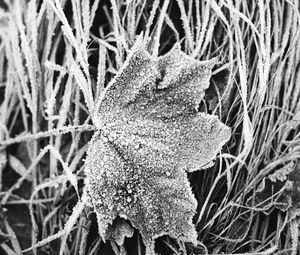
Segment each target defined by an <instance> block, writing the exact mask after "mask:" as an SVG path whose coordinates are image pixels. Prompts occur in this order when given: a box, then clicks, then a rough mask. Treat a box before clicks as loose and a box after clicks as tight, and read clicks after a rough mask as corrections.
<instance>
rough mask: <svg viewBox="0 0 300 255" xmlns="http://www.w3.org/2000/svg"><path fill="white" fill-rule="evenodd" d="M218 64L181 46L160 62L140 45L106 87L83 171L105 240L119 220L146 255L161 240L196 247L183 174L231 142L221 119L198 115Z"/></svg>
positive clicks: (192, 203) (208, 160)
mask: <svg viewBox="0 0 300 255" xmlns="http://www.w3.org/2000/svg"><path fill="white" fill-rule="evenodd" d="M214 63H215V61H214V60H211V61H208V62H200V61H197V60H194V59H192V58H191V57H189V56H187V55H186V54H185V53H184V52H182V51H181V50H180V49H179V46H178V45H175V46H174V48H173V49H172V50H171V51H170V52H169V53H168V54H166V55H164V56H161V57H158V58H155V57H152V56H150V55H149V54H148V52H147V51H145V50H144V48H143V47H142V46H141V43H140V42H137V43H136V44H135V46H134V47H133V49H132V51H131V53H130V54H129V56H128V57H127V60H126V62H125V63H124V65H123V67H122V68H121V70H120V71H119V72H118V74H117V75H116V77H115V78H114V79H113V80H112V81H111V82H110V84H109V85H108V87H107V89H106V91H105V93H104V94H103V97H102V98H101V100H100V103H99V104H98V107H97V112H96V113H95V115H94V117H93V121H94V123H95V125H96V126H97V127H98V128H99V130H100V131H99V132H98V133H97V134H95V135H94V137H93V139H92V141H91V142H90V146H89V150H88V155H87V158H86V168H85V171H86V175H87V178H86V183H85V189H86V192H87V195H88V198H89V204H90V205H91V206H92V207H93V209H94V211H95V212H96V214H97V220H98V226H99V234H100V235H101V237H102V238H103V240H105V239H107V238H108V234H107V230H108V228H109V226H110V225H111V224H112V222H113V220H114V219H115V218H116V217H117V216H119V217H121V218H124V219H127V220H129V221H130V223H131V224H132V226H133V227H135V228H137V229H138V230H139V231H140V233H141V235H142V238H143V242H144V244H145V246H146V254H154V241H155V239H156V238H157V237H160V236H162V235H169V236H170V237H172V238H175V239H178V240H181V241H187V242H192V243H194V244H196V243H197V233H196V230H195V226H194V224H193V222H192V218H193V215H194V214H195V211H196V206H197V201H196V199H195V197H194V196H193V194H192V190H191V187H190V184H189V181H188V178H187V174H186V171H188V172H192V171H196V170H199V169H201V168H204V167H205V166H208V165H209V164H210V163H211V162H212V161H213V160H214V159H215V157H216V154H217V152H218V151H220V149H221V147H222V145H224V143H225V142H226V141H227V140H228V139H229V137H230V129H229V128H228V127H226V126H225V125H224V124H222V123H221V122H220V121H219V120H218V119H217V117H216V116H212V115H206V114H204V113H199V112H198V111H197V110H196V109H197V106H198V103H199V102H200V101H201V99H202V98H203V96H204V91H205V89H207V87H208V86H209V79H210V75H211V69H212V67H213V65H214Z"/></svg>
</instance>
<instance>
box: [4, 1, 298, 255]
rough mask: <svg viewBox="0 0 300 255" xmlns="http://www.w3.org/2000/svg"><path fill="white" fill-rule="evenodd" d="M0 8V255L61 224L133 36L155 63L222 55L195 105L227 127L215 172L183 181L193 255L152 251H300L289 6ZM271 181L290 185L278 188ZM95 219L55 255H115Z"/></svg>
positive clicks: (52, 247)
mask: <svg viewBox="0 0 300 255" xmlns="http://www.w3.org/2000/svg"><path fill="white" fill-rule="evenodd" d="M0 6H1V7H0V104H1V106H0V107H1V110H0V145H1V151H0V177H1V179H0V199H1V207H0V228H1V231H0V253H1V254H3V253H4V254H21V250H22V249H25V248H28V247H30V246H31V245H35V244H36V243H37V242H38V241H40V240H43V239H45V238H47V237H50V236H52V235H54V234H55V233H59V231H62V230H63V229H64V227H65V223H66V222H67V221H68V219H69V216H70V214H71V212H72V210H73V208H74V206H75V204H76V203H77V201H78V200H79V199H80V196H81V193H82V187H83V179H84V158H85V152H86V150H87V144H88V141H89V140H90V138H91V135H92V133H93V132H92V131H93V130H94V127H93V125H92V122H91V116H92V114H93V109H94V106H95V105H96V104H97V99H98V98H99V97H100V95H101V94H102V93H103V89H104V88H105V86H106V85H107V84H108V82H109V81H110V80H111V78H112V77H113V76H114V75H115V74H116V73H117V71H118V70H119V69H120V67H121V66H122V63H123V62H124V60H125V59H126V56H127V54H128V51H129V50H130V48H131V46H132V45H133V43H134V41H135V39H136V38H137V36H138V35H139V34H140V33H141V32H144V43H145V46H147V48H148V50H149V52H151V53H152V54H154V55H160V54H163V53H165V52H167V51H168V50H169V49H170V48H171V47H172V45H173V44H174V43H175V42H177V41H179V42H180V43H181V46H182V49H183V50H184V51H185V52H186V53H188V54H190V55H192V56H193V57H195V58H197V59H201V60H208V59H211V58H213V57H218V59H219V63H218V65H217V66H216V67H215V69H214V75H213V78H212V80H211V87H210V88H209V90H208V93H207V96H206V101H205V102H203V103H202V104H201V109H202V110H203V111H207V112H209V113H214V114H217V115H219V117H220V118H221V119H222V121H223V122H224V123H226V124H227V125H228V126H230V127H231V128H232V137H231V140H230V141H229V142H228V143H227V145H226V147H225V148H223V151H222V153H220V154H219V156H218V160H217V161H216V164H215V165H214V166H212V167H211V168H209V169H206V170H203V171H198V172H196V173H193V174H190V176H189V177H190V181H191V184H192V187H193V190H194V194H195V196H196V198H197V200H198V204H199V208H198V210H197V215H196V216H195V218H194V221H195V223H197V231H198V240H199V246H198V248H197V247H192V246H190V245H186V246H185V245H184V244H182V243H179V244H177V243H176V242H175V240H171V239H169V238H167V237H164V238H161V240H159V241H158V244H157V251H158V252H160V253H161V254H173V253H175V254H179V250H181V252H183V254H193V253H192V252H194V253H196V250H197V249H198V250H200V251H202V252H208V253H210V254H221V253H222V254H232V253H234V254H293V255H296V254H297V252H299V216H298V215H299V208H300V207H299V205H300V198H299V194H298V195H297V192H298V193H299V190H297V187H298V188H299V187H300V184H299V182H300V177H299V171H300V164H299V163H297V162H298V161H299V157H300V137H299V121H300V115H299V113H300V37H299V25H300V19H299V17H300V16H299V10H300V9H299V8H300V6H299V2H298V0H282V1H279V0H272V1H268V0H256V1H254V0H249V1H242V0H236V1H232V0H220V1H218V0H207V1H199V0H198V1H197V0H189V1H183V0H177V1H157V0H155V1H139V0H131V1H129V0H127V1H125V0H111V1H97V0H95V1H90V0H80V1H76V0H44V1H39V0H30V1H18V0H15V1H9V0H5V1H4V2H3V3H2V2H1V1H0ZM286 167H288V168H289V169H290V170H286ZM274 173H276V174H277V175H276V178H275V181H270V178H269V175H270V174H274ZM280 173H281V174H282V175H284V176H286V177H287V178H286V179H284V181H281V182H280V177H278V176H279V175H280ZM263 184H265V186H263ZM261 190H263V192H260V191H261ZM262 194H263V195H262ZM75 208H76V209H78V208H77V207H75ZM95 224H96V222H95V217H94V215H93V214H89V211H88V210H85V212H84V213H82V214H81V215H80V217H79V219H78V220H77V223H76V225H75V226H74V227H73V230H72V232H71V234H70V235H69V237H68V240H67V245H66V247H65V249H64V252H65V254H113V251H114V252H115V253H117V254H124V249H122V248H121V249H120V248H119V247H118V246H117V245H116V244H115V243H113V242H112V243H108V244H103V242H102V241H101V239H100V237H99V236H98V234H97V228H96V227H95ZM67 227H68V226H67ZM45 243H46V244H45V245H43V246H41V247H39V248H34V249H32V250H31V251H29V252H26V254H32V253H33V254H58V251H59V239H56V240H53V241H51V242H50V240H49V239H46V242H45ZM141 243H142V242H141V240H140V239H139V236H138V234H137V233H136V234H135V236H134V237H133V238H132V239H131V240H129V241H128V242H127V244H126V249H127V251H128V254H142V252H143V245H142V244H141ZM57 247H58V248H57Z"/></svg>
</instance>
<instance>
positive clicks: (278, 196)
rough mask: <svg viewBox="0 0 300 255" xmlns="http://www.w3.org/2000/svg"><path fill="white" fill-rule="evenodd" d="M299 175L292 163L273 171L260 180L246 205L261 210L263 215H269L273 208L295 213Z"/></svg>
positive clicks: (297, 203) (299, 200)
mask: <svg viewBox="0 0 300 255" xmlns="http://www.w3.org/2000/svg"><path fill="white" fill-rule="evenodd" d="M299 174H300V173H299V171H298V170H297V167H295V163H294V162H289V163H288V164H286V165H285V166H283V167H281V168H279V169H277V170H275V171H274V173H271V174H269V175H268V176H266V177H264V178H263V179H262V181H261V183H260V184H259V186H258V187H257V189H256V193H255V196H253V197H250V198H249V199H248V201H247V205H248V206H255V207H257V208H260V209H263V210H264V213H265V214H270V213H271V212H272V211H273V209H274V208H277V209H279V210H281V211H284V212H285V211H287V210H289V212H290V211H295V208H297V209H298V208H299V204H300V199H299V197H300V196H299V190H300V188H299V186H300V185H299V183H300V178H299Z"/></svg>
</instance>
